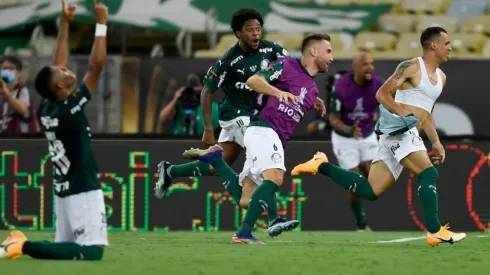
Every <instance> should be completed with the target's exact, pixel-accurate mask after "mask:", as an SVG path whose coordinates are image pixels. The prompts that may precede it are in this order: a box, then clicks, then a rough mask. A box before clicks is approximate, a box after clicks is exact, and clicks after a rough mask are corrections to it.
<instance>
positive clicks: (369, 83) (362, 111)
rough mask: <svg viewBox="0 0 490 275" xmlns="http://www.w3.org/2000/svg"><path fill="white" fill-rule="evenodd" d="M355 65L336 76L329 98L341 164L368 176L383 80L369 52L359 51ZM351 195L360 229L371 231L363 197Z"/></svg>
mask: <svg viewBox="0 0 490 275" xmlns="http://www.w3.org/2000/svg"><path fill="white" fill-rule="evenodd" d="M352 65H353V66H352V67H353V71H352V72H349V73H346V74H344V75H343V76H342V77H340V78H339V79H337V81H336V82H335V85H334V89H333V91H332V95H331V97H330V115H329V121H330V125H331V127H332V129H333V131H332V146H333V151H334V153H335V156H336V158H337V161H338V163H339V166H340V167H342V168H343V169H347V170H353V171H355V172H357V173H361V171H363V172H364V173H365V176H367V175H368V174H369V169H370V168H371V161H372V160H373V159H374V157H375V156H376V152H377V151H378V138H377V136H376V134H375V133H374V130H373V127H374V122H375V121H376V120H377V117H378V106H379V103H378V101H377V100H376V92H377V91H378V89H379V88H380V87H381V85H382V84H383V82H382V81H381V78H380V77H379V76H377V75H375V74H374V64H373V59H372V57H371V56H370V55H369V54H368V53H367V52H360V53H358V54H357V55H356V56H355V57H354V59H353V62H352ZM348 194H349V196H348V200H349V204H350V208H351V210H352V214H353V215H354V218H355V219H356V227H357V230H358V231H365V230H369V227H368V226H367V221H366V214H365V212H364V208H363V205H362V202H361V197H359V196H358V195H356V194H355V193H353V192H349V193H348Z"/></svg>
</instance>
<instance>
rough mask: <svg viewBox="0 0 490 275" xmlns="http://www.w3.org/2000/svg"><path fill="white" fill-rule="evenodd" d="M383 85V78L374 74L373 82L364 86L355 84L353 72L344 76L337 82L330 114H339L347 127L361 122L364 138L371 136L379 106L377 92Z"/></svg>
mask: <svg viewBox="0 0 490 275" xmlns="http://www.w3.org/2000/svg"><path fill="white" fill-rule="evenodd" d="M381 85H383V82H382V80H381V78H380V77H379V76H377V75H374V74H373V78H372V80H371V81H370V82H369V83H368V84H366V85H364V86H360V85H358V84H356V83H355V82H354V73H353V72H350V73H347V74H345V75H343V76H342V77H340V78H339V79H338V80H337V81H335V85H334V90H333V91H332V95H331V97H330V112H339V113H340V120H341V121H342V122H343V123H344V124H346V125H354V123H355V122H356V120H359V127H360V128H361V130H362V134H363V136H367V135H369V134H371V133H372V132H373V126H374V118H375V115H376V114H377V112H378V106H379V102H378V101H377V100H376V92H377V91H378V90H379V88H380V87H381ZM336 132H337V131H336ZM337 133H338V132H337ZM340 134H342V133H340Z"/></svg>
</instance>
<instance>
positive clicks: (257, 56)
mask: <svg viewBox="0 0 490 275" xmlns="http://www.w3.org/2000/svg"><path fill="white" fill-rule="evenodd" d="M287 55H288V52H287V51H286V50H285V49H283V48H282V47H281V46H279V45H278V44H276V43H274V42H271V41H267V40H262V41H261V42H260V45H259V48H258V49H257V50H256V51H254V52H252V53H246V52H244V51H243V50H242V48H240V46H239V45H238V43H237V44H236V45H235V46H233V47H231V48H230V49H229V50H228V52H226V53H225V55H224V56H223V57H222V58H221V59H220V60H218V61H217V62H216V63H215V64H214V65H213V66H211V67H210V68H209V70H208V72H207V75H206V77H205V78H204V85H205V86H206V88H208V89H209V90H210V91H212V92H215V91H216V90H218V89H219V88H222V89H223V91H224V93H225V97H224V98H223V100H222V101H221V103H220V105H219V120H222V121H228V120H232V119H234V118H236V117H239V116H250V115H252V114H253V112H254V109H255V106H256V102H257V93H256V92H254V91H252V89H250V87H248V86H247V85H246V84H245V83H246V82H247V79H248V78H249V77H251V76H252V75H254V74H255V73H256V72H258V71H260V70H265V69H266V68H267V67H268V66H269V63H271V62H273V61H275V60H276V59H277V58H278V57H281V56H287Z"/></svg>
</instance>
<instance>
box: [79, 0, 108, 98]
mask: <svg viewBox="0 0 490 275" xmlns="http://www.w3.org/2000/svg"><path fill="white" fill-rule="evenodd" d="M92 3H93V5H94V13H95V18H96V19H97V25H96V27H95V41H94V45H93V47H92V52H91V54H90V61H89V62H90V63H89V67H88V72H87V74H86V75H85V77H84V78H83V82H84V83H85V85H86V86H87V89H88V90H89V92H90V93H93V92H94V90H95V87H96V86H97V82H98V81H99V78H100V75H101V74H102V70H103V69H104V64H105V59H106V55H107V43H106V34H107V19H108V18H109V12H108V10H107V7H106V6H105V5H104V4H98V3H97V2H96V0H92Z"/></svg>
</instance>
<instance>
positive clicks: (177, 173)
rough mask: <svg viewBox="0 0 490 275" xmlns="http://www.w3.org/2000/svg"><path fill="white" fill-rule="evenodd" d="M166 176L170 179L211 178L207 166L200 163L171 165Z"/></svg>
mask: <svg viewBox="0 0 490 275" xmlns="http://www.w3.org/2000/svg"><path fill="white" fill-rule="evenodd" d="M168 175H169V176H170V177H171V178H179V177H199V176H212V175H211V170H210V168H209V164H207V163H204V162H200V161H194V162H189V163H185V164H180V165H172V166H170V168H169V169H168Z"/></svg>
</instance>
